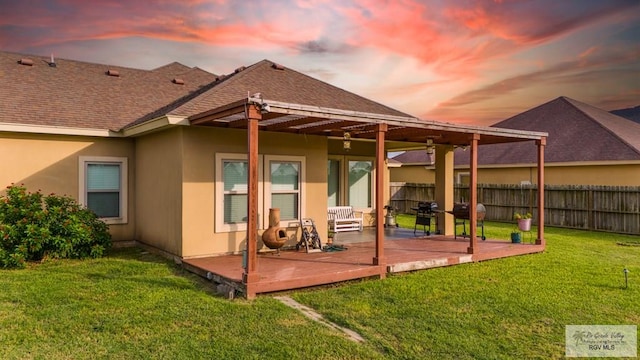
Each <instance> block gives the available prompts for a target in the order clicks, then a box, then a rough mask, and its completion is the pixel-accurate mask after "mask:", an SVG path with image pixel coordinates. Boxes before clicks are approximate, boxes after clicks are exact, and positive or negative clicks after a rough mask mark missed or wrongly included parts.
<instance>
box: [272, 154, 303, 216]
mask: <svg viewBox="0 0 640 360" xmlns="http://www.w3.org/2000/svg"><path fill="white" fill-rule="evenodd" d="M304 163H305V161H304V157H302V156H274V155H266V156H265V164H268V165H267V166H268V169H269V170H268V173H267V186H268V187H267V192H268V194H269V198H268V199H266V200H267V201H266V204H267V205H266V209H265V210H266V211H265V213H266V212H267V211H268V209H269V208H278V209H280V221H281V222H282V221H288V222H290V221H292V220H300V218H301V217H302V208H301V204H302V188H303V186H304V178H303V174H304V168H305V165H304Z"/></svg>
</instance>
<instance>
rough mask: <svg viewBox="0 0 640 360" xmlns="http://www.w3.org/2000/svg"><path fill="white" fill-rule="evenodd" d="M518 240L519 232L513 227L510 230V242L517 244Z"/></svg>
mask: <svg viewBox="0 0 640 360" xmlns="http://www.w3.org/2000/svg"><path fill="white" fill-rule="evenodd" d="M520 241H522V237H521V236H520V233H519V232H518V231H516V229H513V231H512V232H511V242H512V243H514V244H519V243H520Z"/></svg>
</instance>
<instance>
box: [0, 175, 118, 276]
mask: <svg viewBox="0 0 640 360" xmlns="http://www.w3.org/2000/svg"><path fill="white" fill-rule="evenodd" d="M110 246H111V235H110V234H109V228H108V226H107V224H105V223H104V222H102V221H101V220H100V219H98V217H97V216H96V215H95V214H94V213H93V212H92V211H91V210H89V209H86V208H82V207H81V206H80V205H78V203H76V201H75V200H73V199H71V198H69V197H66V196H59V195H55V194H51V195H48V196H43V195H42V194H41V193H40V191H37V192H35V193H30V192H27V190H26V189H25V188H24V187H21V186H14V185H11V186H8V187H7V192H6V196H0V268H15V267H24V265H25V262H27V261H38V260H42V259H43V258H45V257H50V258H80V259H81V258H87V257H94V258H95V257H100V256H102V255H103V253H104V251H105V250H106V249H107V248H109V247H110Z"/></svg>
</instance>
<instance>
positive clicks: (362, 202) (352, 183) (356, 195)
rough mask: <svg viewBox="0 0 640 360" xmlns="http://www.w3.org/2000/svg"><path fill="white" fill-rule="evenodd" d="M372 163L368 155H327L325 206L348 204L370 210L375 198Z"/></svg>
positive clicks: (359, 208)
mask: <svg viewBox="0 0 640 360" xmlns="http://www.w3.org/2000/svg"><path fill="white" fill-rule="evenodd" d="M373 164H374V161H373V160H372V159H371V158H369V157H358V156H339V155H329V159H328V162H327V190H328V193H327V206H340V205H350V206H353V207H354V208H356V209H358V210H362V211H370V210H371V207H372V205H373V202H374V199H375V194H374V192H373V190H374V174H375V169H374V166H373Z"/></svg>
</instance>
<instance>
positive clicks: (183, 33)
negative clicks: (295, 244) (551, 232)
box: [0, 0, 640, 125]
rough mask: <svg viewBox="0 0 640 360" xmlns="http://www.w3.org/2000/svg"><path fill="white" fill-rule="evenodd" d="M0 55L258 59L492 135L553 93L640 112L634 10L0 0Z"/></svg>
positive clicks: (604, 5) (305, 1)
mask: <svg viewBox="0 0 640 360" xmlns="http://www.w3.org/2000/svg"><path fill="white" fill-rule="evenodd" d="M0 14H2V16H0V49H1V50H3V51H13V52H21V53H27V54H34V55H46V56H49V55H50V54H51V53H53V54H54V55H55V56H56V57H59V58H65V59H73V60H81V61H89V62H96V63H103V64H112V65H121V66H128V67H134V68H142V69H152V68H155V67H158V66H161V65H164V64H167V63H170V62H173V61H178V62H180V63H183V64H185V65H188V66H197V67H200V68H202V69H205V70H207V71H210V72H213V73H216V74H226V73H230V72H232V71H233V70H234V69H235V68H237V67H239V66H242V65H251V64H253V63H255V62H258V61H260V60H262V59H269V60H272V61H274V62H277V63H280V64H283V65H285V66H287V67H290V68H293V69H295V70H298V71H300V72H303V73H306V74H308V75H310V76H313V77H315V78H318V79H321V80H324V81H326V82H329V83H331V84H333V85H336V86H338V87H341V88H343V89H346V90H349V91H351V92H354V93H357V94H360V95H363V96H365V97H368V98H370V99H373V100H376V101H378V102H381V103H383V104H386V105H389V106H391V107H393V108H396V109H398V110H401V111H404V112H407V113H410V114H412V115H415V116H418V117H421V118H425V119H432V120H440V121H448V122H459V123H473V124H479V125H488V124H492V123H495V122H497V121H500V120H503V119H505V118H507V117H510V116H513V115H516V114H518V113H520V112H522V111H524V110H527V109H529V108H531V107H534V106H537V105H540V104H542V103H544V102H546V101H549V100H552V99H554V98H556V97H558V96H568V97H570V98H573V99H576V100H579V101H583V102H586V103H589V104H592V105H595V106H598V107H601V108H603V109H605V110H613V109H619V108H626V107H632V106H637V105H640V1H638V0H606V1H605V0H530V1H511V0H491V1H489V0H487V1H482V0H478V1H472V0H452V1H445V0H423V1H412V0H399V1H381V0H246V1H231V0H209V1H207V0H175V1H174V0H162V1H150V0H127V1H115V0H112V1H84V0H49V1H44V0H22V1H6V0H0Z"/></svg>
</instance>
